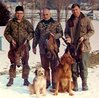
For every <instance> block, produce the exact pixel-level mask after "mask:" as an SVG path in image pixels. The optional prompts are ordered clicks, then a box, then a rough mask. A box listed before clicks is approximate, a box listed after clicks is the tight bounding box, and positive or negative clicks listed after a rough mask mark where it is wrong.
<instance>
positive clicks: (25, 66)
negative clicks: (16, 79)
mask: <svg viewBox="0 0 99 98" xmlns="http://www.w3.org/2000/svg"><path fill="white" fill-rule="evenodd" d="M28 60H29V51H28V49H27V50H25V54H24V56H23V58H22V64H23V66H22V78H23V79H24V83H23V85H24V86H28V85H29V84H30V82H29V81H28V78H29V72H30V67H29V64H28Z"/></svg>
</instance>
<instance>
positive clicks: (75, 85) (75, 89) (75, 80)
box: [73, 78, 78, 91]
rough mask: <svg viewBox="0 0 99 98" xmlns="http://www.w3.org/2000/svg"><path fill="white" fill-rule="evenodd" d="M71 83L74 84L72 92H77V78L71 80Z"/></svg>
mask: <svg viewBox="0 0 99 98" xmlns="http://www.w3.org/2000/svg"><path fill="white" fill-rule="evenodd" d="M73 83H74V88H73V90H74V91H78V83H77V78H74V79H73Z"/></svg>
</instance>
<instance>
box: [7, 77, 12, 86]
mask: <svg viewBox="0 0 99 98" xmlns="http://www.w3.org/2000/svg"><path fill="white" fill-rule="evenodd" d="M12 84H13V78H10V79H9V81H8V83H7V85H6V86H8V87H9V86H11V85H12Z"/></svg>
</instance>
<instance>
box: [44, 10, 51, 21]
mask: <svg viewBox="0 0 99 98" xmlns="http://www.w3.org/2000/svg"><path fill="white" fill-rule="evenodd" d="M50 17H51V13H50V11H49V10H48V9H44V10H43V18H44V19H45V20H49V19H50Z"/></svg>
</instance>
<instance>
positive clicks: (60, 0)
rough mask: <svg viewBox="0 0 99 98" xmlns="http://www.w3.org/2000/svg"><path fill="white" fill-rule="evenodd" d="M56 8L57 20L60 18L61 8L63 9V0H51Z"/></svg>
mask: <svg viewBox="0 0 99 98" xmlns="http://www.w3.org/2000/svg"><path fill="white" fill-rule="evenodd" d="M53 1H54V4H55V6H56V10H57V21H59V22H60V20H61V10H62V9H63V5H64V0H53Z"/></svg>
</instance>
